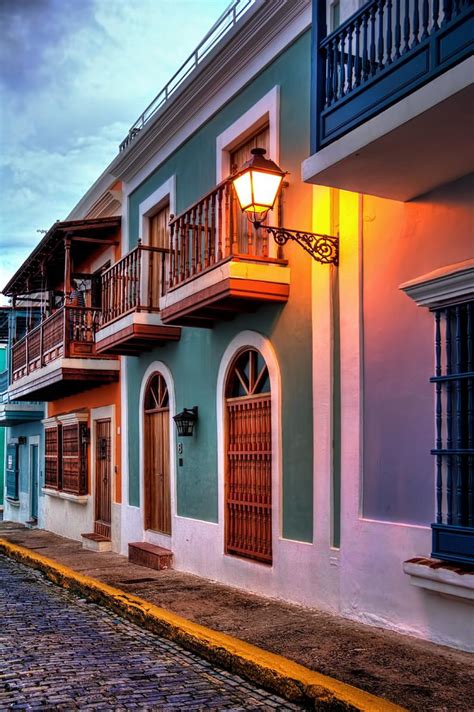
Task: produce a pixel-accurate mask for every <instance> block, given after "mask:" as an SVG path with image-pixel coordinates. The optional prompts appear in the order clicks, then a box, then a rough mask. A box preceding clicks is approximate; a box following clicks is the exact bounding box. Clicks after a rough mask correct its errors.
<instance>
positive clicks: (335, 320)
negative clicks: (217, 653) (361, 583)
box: [330, 189, 341, 549]
mask: <svg viewBox="0 0 474 712" xmlns="http://www.w3.org/2000/svg"><path fill="white" fill-rule="evenodd" d="M330 195H331V208H330V210H331V212H330V221H331V222H330V232H331V235H336V234H337V235H339V191H338V190H336V189H331V194H330ZM330 270H331V275H330V285H331V321H332V382H333V403H332V487H331V499H332V502H331V505H332V506H331V512H332V522H331V545H332V546H333V547H335V548H337V549H338V548H339V547H340V546H341V311H340V299H339V289H340V287H339V272H338V269H337V268H335V267H334V266H331V267H330Z"/></svg>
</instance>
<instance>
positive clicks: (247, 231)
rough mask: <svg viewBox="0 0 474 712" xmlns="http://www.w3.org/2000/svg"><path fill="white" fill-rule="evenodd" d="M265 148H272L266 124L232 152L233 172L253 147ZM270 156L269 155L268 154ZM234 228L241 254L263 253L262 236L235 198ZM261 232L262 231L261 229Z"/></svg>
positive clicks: (238, 167)
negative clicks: (243, 212)
mask: <svg viewBox="0 0 474 712" xmlns="http://www.w3.org/2000/svg"><path fill="white" fill-rule="evenodd" d="M257 147H258V148H264V149H265V150H266V151H267V154H268V152H269V150H270V128H269V127H268V126H265V127H264V128H262V129H260V130H259V131H258V133H255V134H254V135H253V136H252V137H251V138H247V139H246V140H245V142H244V143H241V144H240V145H239V146H238V147H237V148H235V149H234V150H233V151H232V152H231V154H230V166H231V173H237V171H239V170H240V169H241V168H242V166H243V164H244V163H245V162H246V161H248V160H249V159H250V158H251V157H252V154H251V150H252V148H257ZM267 157H268V155H267ZM232 210H233V221H234V230H235V231H236V235H234V237H233V240H232V241H233V243H234V244H235V241H237V244H238V251H239V253H240V254H245V255H247V254H256V255H260V256H264V257H266V256H267V255H263V249H264V247H263V244H262V242H263V241H262V236H261V235H260V234H257V233H256V232H255V229H254V227H253V225H252V224H251V223H250V222H249V220H248V219H247V217H246V215H243V214H242V211H241V210H240V208H239V206H238V205H237V201H236V200H235V198H234V199H233V201H232ZM259 233H260V231H259Z"/></svg>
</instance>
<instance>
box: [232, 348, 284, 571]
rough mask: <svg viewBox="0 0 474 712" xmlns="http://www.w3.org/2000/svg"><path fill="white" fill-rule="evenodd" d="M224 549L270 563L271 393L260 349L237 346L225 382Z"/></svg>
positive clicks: (266, 369)
mask: <svg viewBox="0 0 474 712" xmlns="http://www.w3.org/2000/svg"><path fill="white" fill-rule="evenodd" d="M226 411H227V418H226V426H227V433H226V449H227V466H226V476H225V515H226V517H225V550H226V553H228V554H235V555H237V556H243V557H246V558H249V559H254V560H256V561H262V562H265V563H268V564H271V562H272V436H271V423H272V418H271V394H270V378H269V374H268V368H267V365H266V363H265V361H264V359H263V357H262V355H261V354H260V352H259V351H257V350H256V349H252V348H247V349H245V350H243V351H241V352H240V353H239V354H238V355H237V357H236V358H235V360H234V362H233V363H232V365H231V368H230V371H229V375H228V378H227V383H226Z"/></svg>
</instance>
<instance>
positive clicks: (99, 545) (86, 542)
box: [81, 532, 112, 551]
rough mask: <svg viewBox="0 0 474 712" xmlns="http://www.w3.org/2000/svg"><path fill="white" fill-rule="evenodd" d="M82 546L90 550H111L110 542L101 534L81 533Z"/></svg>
mask: <svg viewBox="0 0 474 712" xmlns="http://www.w3.org/2000/svg"><path fill="white" fill-rule="evenodd" d="M81 536H82V546H83V547H84V549H89V550H90V551H112V542H111V540H110V539H108V538H107V537H106V536H102V534H95V533H94V532H91V533H90V534H81Z"/></svg>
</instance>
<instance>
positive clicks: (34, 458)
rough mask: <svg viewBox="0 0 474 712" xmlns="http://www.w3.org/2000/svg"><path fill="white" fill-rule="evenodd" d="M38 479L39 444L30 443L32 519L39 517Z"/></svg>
mask: <svg viewBox="0 0 474 712" xmlns="http://www.w3.org/2000/svg"><path fill="white" fill-rule="evenodd" d="M38 479H39V458H38V445H30V497H31V500H30V504H31V507H30V509H31V511H30V519H33V520H35V521H36V520H37V519H38Z"/></svg>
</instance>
